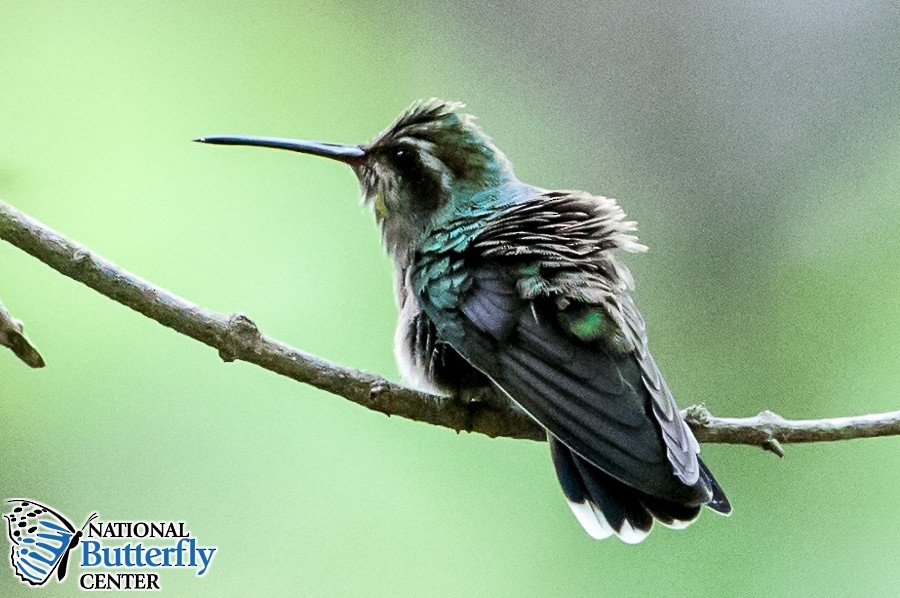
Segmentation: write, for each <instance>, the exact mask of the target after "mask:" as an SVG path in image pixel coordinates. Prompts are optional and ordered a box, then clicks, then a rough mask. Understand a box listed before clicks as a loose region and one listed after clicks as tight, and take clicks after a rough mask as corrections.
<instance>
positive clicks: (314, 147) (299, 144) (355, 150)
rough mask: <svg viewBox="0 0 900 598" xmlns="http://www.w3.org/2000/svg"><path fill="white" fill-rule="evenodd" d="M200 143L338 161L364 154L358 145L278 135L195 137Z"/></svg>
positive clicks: (353, 159) (346, 160)
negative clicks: (246, 147)
mask: <svg viewBox="0 0 900 598" xmlns="http://www.w3.org/2000/svg"><path fill="white" fill-rule="evenodd" d="M194 141H198V142H200V143H212V144H216V145H253V146H257V147H272V148H275V149H283V150H289V151H292V152H300V153H301V154H312V155H313V156H322V157H323V158H331V159H332V160H338V161H339V162H353V161H355V160H357V159H359V158H362V157H363V156H364V155H365V152H364V151H363V149H362V148H361V147H359V146H358V145H341V144H339V143H324V142H322V141H304V140H302V139H281V138H278V137H246V136H243V135H223V136H217V137H201V138H200V139H195V140H194Z"/></svg>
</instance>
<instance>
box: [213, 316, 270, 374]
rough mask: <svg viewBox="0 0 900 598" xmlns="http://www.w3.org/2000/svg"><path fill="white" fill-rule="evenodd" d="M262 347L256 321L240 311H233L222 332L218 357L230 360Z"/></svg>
mask: <svg viewBox="0 0 900 598" xmlns="http://www.w3.org/2000/svg"><path fill="white" fill-rule="evenodd" d="M261 347H262V335H261V334H260V332H259V328H258V327H257V326H256V323H255V322H254V321H253V320H251V319H250V318H249V317H247V316H246V315H244V314H242V313H234V314H232V315H231V317H230V318H228V326H227V327H226V328H225V332H224V333H223V334H222V339H221V343H220V346H219V357H221V358H222V361H226V362H231V361H235V360H237V359H241V356H242V355H246V354H247V353H248V352H249V353H258V352H259V350H260V349H261Z"/></svg>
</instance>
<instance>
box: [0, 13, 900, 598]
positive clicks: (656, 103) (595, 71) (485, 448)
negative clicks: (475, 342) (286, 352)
mask: <svg viewBox="0 0 900 598" xmlns="http://www.w3.org/2000/svg"><path fill="white" fill-rule="evenodd" d="M0 15H2V16H0V197H2V198H3V199H5V200H6V201H8V202H10V203H12V204H13V205H15V206H16V207H18V208H19V209H21V210H23V211H25V212H26V213H28V214H30V215H32V216H34V217H35V218H38V219H40V220H42V221H43V222H45V223H47V224H48V225H50V226H52V227H54V228H56V229H58V230H60V231H62V232H64V233H65V234H67V235H69V236H71V237H72V238H74V239H77V240H78V241H80V242H82V243H84V244H85V245H87V246H89V247H91V248H92V249H94V250H96V251H98V252H99V253H101V254H102V255H104V256H106V257H108V258H109V259H111V260H113V261H115V262H116V263H118V264H120V265H121V266H123V267H125V268H127V269H129V270H131V271H133V272H136V273H139V274H140V275H141V276H144V277H146V278H148V279H149V280H151V281H154V282H155V283H157V284H159V285H162V286H164V287H166V288H168V289H170V290H172V291H173V292H175V293H178V294H180V295H182V296H184V297H186V298H189V299H190V300H192V301H194V302H197V303H199V304H201V305H204V306H208V307H209V308H211V309H215V310H217V311H221V312H225V313H230V312H233V311H243V312H246V313H247V314H249V315H250V316H251V317H253V318H254V319H255V320H256V321H257V323H258V324H259V325H260V327H261V328H262V329H263V330H264V331H265V332H266V333H269V334H271V335H274V336H275V337H277V338H280V339H283V340H284V341H286V342H289V343H291V344H293V345H296V346H298V347H301V348H303V349H305V350H308V351H312V352H314V353H317V354H319V355H322V356H324V357H327V358H329V359H332V360H335V361H338V362H340V363H344V364H347V365H351V366H355V367H359V368H364V369H368V370H371V371H374V372H378V373H381V374H384V375H386V376H388V377H390V378H394V379H396V378H397V371H396V368H395V366H394V363H393V357H392V354H391V341H392V333H393V326H394V320H395V307H394V305H393V299H392V292H391V266H390V264H389V262H388V260H387V258H386V257H384V255H383V252H382V250H381V248H380V246H379V239H378V233H377V231H376V230H375V227H374V225H373V222H372V217H371V215H370V214H368V213H366V212H365V211H364V210H362V209H361V208H360V207H359V205H358V203H357V198H358V189H357V186H356V182H355V180H354V177H353V175H352V174H351V173H350V172H349V171H348V170H347V169H345V168H343V167H341V166H340V165H337V164H334V163H331V162H328V161H325V160H317V159H314V158H309V157H303V156H298V155H293V154H288V153H286V152H281V153H280V152H274V151H265V150H254V149H249V148H217V147H208V146H201V145H199V144H194V143H191V142H190V140H191V139H193V138H195V137H198V136H202V135H210V134H219V133H245V134H257V135H278V136H293V137H305V138H318V139H323V140H329V141H337V142H359V141H364V140H367V139H370V138H371V137H372V136H374V135H375V134H376V133H377V132H378V131H379V130H380V129H381V128H383V127H384V126H386V125H387V124H388V123H389V122H390V121H391V120H392V119H393V118H394V117H395V116H396V114H397V113H398V112H399V111H400V110H401V109H402V108H404V107H405V106H406V105H407V104H408V103H409V102H410V101H411V100H413V99H415V98H421V97H430V96H440V97H445V98H449V99H459V100H463V101H465V102H467V103H468V106H469V109H470V110H471V111H472V112H473V113H475V114H477V115H479V116H480V122H481V124H482V125H483V126H484V128H485V129H486V130H487V131H488V132H489V133H490V134H492V135H493V136H494V138H495V140H496V142H497V144H498V145H499V146H500V147H501V148H503V149H504V150H505V151H506V153H507V155H508V156H509V157H510V158H511V159H512V160H513V162H514V163H515V164H516V167H517V172H518V174H519V175H520V176H521V177H522V178H523V179H524V180H527V181H529V182H531V183H535V184H539V185H542V186H545V187H551V188H553V187H562V188H579V189H587V190H591V191H594V192H597V193H603V194H606V195H611V196H614V197H617V198H619V199H620V201H621V202H622V204H623V205H624V207H625V209H626V210H627V211H628V213H629V215H630V216H632V217H633V218H635V219H637V220H638V221H639V223H640V225H641V238H642V240H643V241H644V242H645V243H647V244H648V245H649V246H650V248H651V251H650V253H649V254H647V255H645V256H634V257H631V258H629V264H630V265H631V267H632V269H633V271H634V273H635V277H636V279H637V281H638V286H637V300H638V303H639V305H640V306H641V308H642V310H643V312H644V315H645V316H646V318H647V321H648V323H649V327H650V333H651V346H652V348H653V350H654V353H655V355H656V357H657V360H658V361H659V362H660V364H661V366H662V368H663V370H664V372H665V373H666V375H667V378H668V380H669V383H670V385H671V386H672V388H673V389H674V391H675V394H676V396H677V397H678V398H679V401H680V403H681V404H682V405H683V406H684V405H688V404H690V403H694V402H700V401H705V402H706V403H707V405H708V406H709V407H710V409H711V410H712V411H713V412H714V413H716V414H719V415H732V416H739V415H752V414H755V413H756V412H758V411H760V410H762V409H772V410H775V411H777V412H779V413H781V414H783V415H785V416H787V417H824V416H837V415H849V414H862V413H869V412H877V411H887V410H893V409H897V408H900V399H898V396H900V367H898V366H900V318H898V313H900V254H898V245H900V241H898V237H900V199H898V188H900V85H898V84H900V76H898V73H900V44H898V39H900V9H898V7H897V4H896V3H895V2H878V1H873V2H867V3H863V4H853V3H851V4H848V3H845V2H837V1H833V0H826V1H825V2H811V1H801V2H788V3H779V2H749V3H733V2H701V1H692V2H682V3H669V4H667V5H665V6H654V3H649V4H645V3H643V2H621V3H604V4H603V5H599V4H598V3H595V2H590V1H586V0H585V1H582V2H576V3H557V2H534V1H532V2H522V3H485V2H476V1H465V2H454V3H448V4H438V3H435V2H431V1H421V0H420V1H413V2H397V1H391V0H388V1H381V2H354V3H351V2H343V3H333V4H332V3H323V2H310V3H307V4H302V3H289V2H275V1H270V2H247V3H236V2H228V3H220V2H159V1H152V2H149V1H146V2H106V3H102V2H77V3H75V2H37V1H34V2H27V3H26V2H7V1H2V2H0ZM0 298H2V300H3V301H4V302H5V303H6V305H7V307H8V308H9V309H10V310H11V311H12V312H13V314H14V315H15V316H17V317H19V318H21V319H22V320H24V321H25V323H26V331H27V332H28V333H29V335H30V337H31V338H32V339H33V340H34V341H35V343H36V344H37V345H38V347H39V348H40V349H41V351H42V352H43V355H44V357H45V358H46V360H47V362H48V364H49V365H48V367H47V368H46V369H45V370H40V371H32V370H29V369H28V368H26V367H25V366H24V365H22V364H21V363H19V362H18V361H17V360H15V359H14V358H13V357H12V355H11V354H10V353H9V352H7V351H3V352H0V416H2V422H3V426H2V433H0V497H18V496H22V497H32V498H35V499H38V500H43V501H45V502H47V503H49V504H50V505H53V506H55V507H57V508H58V509H60V510H61V511H62V512H64V513H66V514H68V515H69V516H70V517H71V518H72V519H76V520H78V521H79V522H80V521H83V518H84V517H86V516H87V515H88V514H89V513H90V512H92V511H94V510H96V511H99V513H100V515H101V517H102V518H104V519H108V520H128V519H176V520H179V519H182V520H185V521H187V522H188V527H189V529H190V530H191V531H192V533H193V534H194V535H195V536H196V537H198V538H199V539H200V540H201V542H202V543H205V544H211V545H215V546H218V547H219V553H218V555H217V556H216V558H215V560H214V562H213V564H212V566H211V568H210V570H209V572H208V573H207V574H206V575H205V576H204V577H203V578H200V579H197V578H195V577H194V576H193V575H192V574H191V573H188V572H163V574H162V578H161V581H162V586H163V590H164V591H165V592H166V593H167V594H171V595H191V596H246V595H260V596H262V595H271V596H278V595H283V596H359V595H371V596H422V595H428V596H507V595H508V596H546V595H554V596H555V595H559V596H607V595H609V596H613V595H615V596H646V595H660V596H704V595H709V596H762V595H766V596H848V595H866V596H896V595H897V588H898V582H900V533H898V532H900V509H898V507H897V498H898V493H900V479H898V475H897V474H898V471H900V439H895V438H891V439H876V440H865V441H853V442H843V443H838V444H831V445H806V446H791V447H788V453H787V457H786V458H785V459H784V460H781V461H779V460H777V459H776V458H775V457H773V456H772V455H771V454H767V453H764V452H762V451H761V450H758V449H754V448H749V447H729V446H720V445H707V446H705V447H704V450H703V454H704V456H705V458H706V460H707V462H708V463H709V464H710V466H711V467H712V469H713V470H714V471H715V472H716V474H717V476H718V478H719V480H720V481H721V483H722V485H723V486H724V487H725V488H726V489H727V491H728V492H729V496H730V497H731V500H732V502H733V503H734V505H735V513H734V515H733V516H732V517H731V518H730V519H724V518H721V517H717V516H715V515H714V514H712V513H705V514H704V515H703V516H701V518H700V520H699V521H698V522H697V523H696V524H695V525H693V526H692V527H691V528H690V529H689V530H687V531H681V532H676V531H671V530H667V529H665V528H659V529H657V530H656V531H654V533H653V534H652V535H651V536H650V538H649V539H648V540H647V541H646V542H644V543H643V544H641V545H638V546H627V545H624V544H622V543H621V542H618V541H616V540H612V539H611V540H608V541H604V542H595V541H592V540H590V539H589V538H588V537H587V536H586V535H585V534H584V533H583V532H582V531H581V529H580V528H579V526H578V525H577V523H576V522H575V520H574V518H573V517H572V516H571V514H570V513H569V510H568V509H567V508H566V506H565V503H564V501H563V499H562V494H561V491H560V490H559V487H558V485H557V482H556V480H555V476H554V474H553V472H552V468H551V466H550V462H549V457H548V454H547V447H546V446H545V445H542V444H538V443H531V442H526V441H513V440H506V439H501V440H491V439H488V438H485V437H482V436H478V435H466V434H462V435H457V434H454V433H453V432H451V431H448V430H445V429H441V428H435V427H431V426H427V425H425V424H420V423H414V422H409V421H404V420H400V419H397V418H391V419H388V418H386V417H383V416H381V415H377V414H374V413H371V412H367V411H365V410H363V409H361V408H359V407H357V406H355V405H353V404H351V403H349V402H347V401H344V400H341V399H338V398H335V397H332V396H330V395H326V394H324V393H321V392H318V391H316V390H313V389H311V388H308V387H305V386H302V385H299V384H297V383H294V382H291V381H289V380H286V379H282V378H279V377H277V376H275V375H273V374H270V373H267V372H265V371H263V370H261V369H259V368H256V367H252V366H249V365H246V364H240V363H237V364H225V363H222V362H221V361H220V360H219V359H218V357H217V356H216V354H215V352H214V351H212V350H210V349H208V348H207V347H205V346H202V345H200V344H198V343H196V342H194V341H192V340H189V339H187V338H185V337H182V336H179V335H178V334H175V333H173V332H171V331H170V330H168V329H166V328H163V327H161V326H159V325H158V324H155V323H153V322H151V321H149V320H147V319H146V318H144V317H141V316H139V315H137V314H135V313H133V312H131V311H129V310H128V309H126V308H124V307H122V306H120V305H118V304H116V303H113V302H111V301H109V300H107V299H105V298H103V297H101V296H100V295H98V294H96V293H95V292H93V291H90V290H88V289H86V288H85V287H82V286H81V285H79V284H77V283H74V282H72V281H71V280H69V279H66V278H64V277H63V276H61V275H59V274H57V273H55V272H54V271H52V270H50V269H49V268H48V267H46V266H44V265H43V264H41V263H39V262H37V261H35V260H34V259H32V258H31V257H29V256H27V255H25V254H24V253H22V252H20V251H19V250H17V249H15V248H13V247H12V246H10V245H8V244H5V243H0ZM3 546H4V547H2V550H3V551H6V550H7V549H8V548H6V547H5V546H6V545H5V544H4V545H3ZM4 558H5V557H4ZM77 572H78V570H77V568H76V569H74V570H73V574H71V575H70V578H69V579H67V580H66V581H65V582H64V583H63V584H55V583H53V584H50V587H49V588H45V589H41V590H31V591H29V590H28V588H26V587H25V586H23V585H21V584H19V583H18V582H17V581H16V580H15V579H14V578H13V576H12V574H11V572H10V571H9V568H8V566H7V565H4V566H3V567H2V570H0V595H2V596H18V595H26V594H28V595H31V593H34V595H37V594H38V593H41V594H42V595H68V594H73V593H76V592H77V591H78V589H77Z"/></svg>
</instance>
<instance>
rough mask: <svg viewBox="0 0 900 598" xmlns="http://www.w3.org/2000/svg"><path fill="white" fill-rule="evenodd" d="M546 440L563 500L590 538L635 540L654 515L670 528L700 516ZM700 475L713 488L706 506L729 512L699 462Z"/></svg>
mask: <svg viewBox="0 0 900 598" xmlns="http://www.w3.org/2000/svg"><path fill="white" fill-rule="evenodd" d="M548 438H549V441H550V454H551V455H552V457H553V464H554V465H555V466H556V474H557V476H558V477H559V483H560V484H561V485H562V488H563V492H564V493H565V495H566V500H567V501H568V502H569V506H570V507H571V508H572V512H573V513H574V514H575V517H576V518H577V519H578V522H579V523H580V524H581V526H582V527H583V528H584V529H585V531H586V532H587V533H588V534H590V535H591V536H592V537H594V538H597V539H601V538H608V537H609V536H611V535H613V534H615V535H617V536H619V538H620V539H622V540H623V541H625V542H628V543H629V544H636V543H638V542H640V541H641V540H643V539H644V538H646V537H647V534H649V533H650V529H651V528H652V527H653V521H654V519H658V520H659V522H660V523H662V524H663V525H667V526H669V527H674V528H684V527H687V526H688V525H690V523H691V522H693V521H694V520H695V519H696V518H697V516H698V515H699V514H700V508H701V507H700V506H696V505H694V506H691V505H684V504H679V503H676V502H671V501H668V500H665V499H661V498H656V497H654V496H649V495H647V494H644V493H642V492H640V491H638V490H635V489H634V488H632V487H630V486H627V485H625V484H623V483H622V482H620V481H618V480H616V479H615V478H613V477H611V476H609V475H607V474H606V473H604V472H603V471H601V470H599V469H597V468H596V467H594V466H593V465H591V464H590V463H588V462H587V461H585V460H584V459H582V458H581V457H579V456H578V455H576V454H575V453H573V452H572V451H571V450H569V448H568V447H567V446H565V445H564V444H562V443H561V442H560V441H558V440H556V439H555V438H553V437H552V436H548ZM700 477H701V479H702V480H703V481H704V482H705V484H706V485H707V486H708V487H709V488H710V490H711V491H712V498H711V499H710V501H709V502H708V503H707V505H706V506H708V507H709V508H711V509H713V510H714V511H718V512H719V513H722V514H724V515H728V514H730V513H731V504H730V503H729V502H728V498H727V497H726V496H725V493H724V492H723V491H722V488H721V487H720V486H719V484H718V482H716V480H715V478H714V477H713V476H712V473H710V471H709V469H708V468H707V467H706V465H705V464H704V463H703V461H700Z"/></svg>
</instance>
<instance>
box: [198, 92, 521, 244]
mask: <svg viewBox="0 0 900 598" xmlns="http://www.w3.org/2000/svg"><path fill="white" fill-rule="evenodd" d="M462 107H463V105H462V104H461V103H458V102H446V101H443V100H438V99H435V98H432V99H430V100H425V101H418V102H414V103H413V104H412V105H411V106H410V107H409V108H407V109H406V110H405V111H403V113H402V114H401V115H400V116H399V117H398V118H397V119H396V120H395V121H394V122H393V123H392V124H391V125H390V126H389V127H388V128H386V129H385V130H384V131H382V132H381V133H379V134H378V136H377V137H375V139H374V140H372V141H371V142H370V143H367V144H362V145H338V144H332V143H322V142H317V141H300V140H291V139H278V138H271V137H243V136H228V137H205V138H202V139H198V140H197V141H201V142H204V143H216V144H224V145H255V146H263V147H273V148H277V149H287V150H291V151H296V152H301V153H305V154H313V155H316V156H323V157H326V158H331V159H334V160H338V161H340V162H344V163H345V164H347V165H349V166H350V167H351V168H352V169H353V171H354V172H355V173H356V176H357V178H358V179H359V184H360V188H361V189H362V194H363V201H364V202H365V203H366V204H368V205H370V206H372V209H373V211H374V212H375V218H376V220H377V221H378V224H379V225H380V227H381V230H382V236H383V238H384V242H385V245H386V246H387V248H388V251H389V252H390V253H391V254H392V255H393V256H394V257H400V256H401V254H402V253H404V252H408V251H409V250H411V249H412V248H413V246H414V244H415V243H416V241H417V240H418V239H420V238H421V237H422V236H423V235H424V234H425V232H427V231H428V230H429V228H430V227H431V225H432V223H433V222H434V217H435V215H436V214H437V213H438V212H439V211H441V210H442V209H443V208H445V207H446V206H447V205H448V204H450V203H451V202H452V201H453V200H454V199H456V198H468V197H471V196H472V195H474V194H475V193H477V192H478V191H480V190H482V189H486V188H490V187H494V186H498V185H501V184H503V183H504V182H505V181H508V180H510V179H511V178H512V177H513V173H512V166H511V164H510V163H509V161H508V160H507V159H506V156H504V155H503V152H501V151H500V150H499V149H497V147H496V146H495V145H494V143H493V141H491V139H490V137H488V136H487V135H486V134H485V133H484V131H482V130H481V128H480V127H479V126H478V125H476V124H475V122H474V118H473V117H472V116H471V115H470V114H466V113H463V112H461V109H462Z"/></svg>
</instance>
